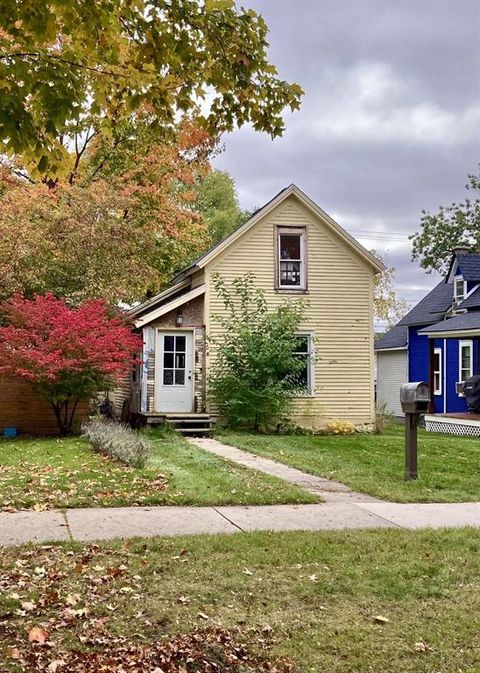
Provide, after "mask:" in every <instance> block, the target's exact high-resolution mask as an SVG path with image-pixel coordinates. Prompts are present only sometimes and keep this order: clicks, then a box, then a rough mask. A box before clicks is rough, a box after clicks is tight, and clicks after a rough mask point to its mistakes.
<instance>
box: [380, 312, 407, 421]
mask: <svg viewBox="0 0 480 673" xmlns="http://www.w3.org/2000/svg"><path fill="white" fill-rule="evenodd" d="M375 355H376V361H377V388H376V390H377V409H378V408H380V407H382V406H383V405H384V404H385V406H386V411H388V412H390V413H392V414H394V415H395V416H403V411H402V407H401V406H400V386H401V385H402V384H403V383H407V381H408V327H405V326H403V325H397V326H396V327H394V328H393V329H391V330H390V331H389V332H387V333H386V334H385V335H384V336H383V337H382V338H381V339H379V340H378V341H377V342H376V343H375Z"/></svg>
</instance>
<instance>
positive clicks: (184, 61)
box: [0, 0, 303, 176]
mask: <svg viewBox="0 0 480 673" xmlns="http://www.w3.org/2000/svg"><path fill="white" fill-rule="evenodd" d="M267 34H268V29H267V26H266V24H265V21H264V20H263V18H262V17H261V16H260V15H259V14H257V13H256V12H255V11H254V10H252V9H243V8H237V7H236V5H235V2H234V0H205V2H198V0H175V1H172V0H135V1H132V0H109V1H108V2H107V1H106V0H86V1H84V2H77V1H76V0H48V1H47V0H35V2H34V3H32V2H17V1H16V0H3V1H2V3H0V141H1V142H2V146H3V148H4V150H5V151H6V152H7V153H9V154H10V155H21V156H22V158H23V163H24V165H28V167H29V168H30V169H31V170H33V169H35V170H36V171H37V172H38V173H40V174H44V175H49V176H56V175H61V174H62V173H64V172H65V169H66V167H68V166H69V164H70V157H69V151H68V149H69V142H70V141H69V139H70V138H71V137H72V135H73V134H75V133H80V134H82V133H86V132H87V129H88V128H89V127H91V128H93V129H94V131H99V130H100V129H103V131H105V132H106V133H107V134H108V133H110V132H111V131H112V129H114V128H115V126H116V125H117V124H118V123H119V122H120V121H122V120H123V119H126V118H128V117H129V116H130V115H132V114H135V113H136V112H137V111H138V110H140V109H141V108H142V106H148V107H149V109H150V110H151V111H152V117H151V126H152V128H154V129H156V130H161V131H162V133H164V134H167V133H168V132H169V131H170V130H171V129H172V128H174V127H175V125H176V122H177V120H178V117H179V115H183V114H184V113H186V112H187V113H188V112H190V113H193V114H195V116H196V117H197V118H198V120H199V122H200V123H201V124H202V126H203V127H204V128H205V129H207V130H208V131H210V132H211V133H213V134H214V135H218V134H219V133H222V132H224V131H229V130H232V129H233V128H234V126H235V125H239V126H241V125H242V124H245V123H251V124H252V126H253V127H254V128H255V129H257V130H259V131H265V132H267V133H269V134H271V135H272V136H277V135H280V134H281V133H282V131H283V128H284V124H283V120H282V117H281V114H282V111H283V110H284V108H285V107H286V106H290V108H291V109H296V108H298V107H299V101H300V97H301V95H302V93H303V92H302V89H301V87H300V86H299V85H298V84H290V83H288V82H286V81H284V80H282V79H280V78H278V77H277V71H276V68H275V66H274V65H272V64H271V63H270V62H269V60H268V57H267V48H268V41H267Z"/></svg>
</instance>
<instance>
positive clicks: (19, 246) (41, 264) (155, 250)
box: [0, 124, 212, 303]
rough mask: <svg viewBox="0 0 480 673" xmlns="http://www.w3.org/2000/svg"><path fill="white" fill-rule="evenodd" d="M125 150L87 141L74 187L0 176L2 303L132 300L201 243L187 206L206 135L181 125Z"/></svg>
mask: <svg viewBox="0 0 480 673" xmlns="http://www.w3.org/2000/svg"><path fill="white" fill-rule="evenodd" d="M124 144H125V147H121V146H120V143H119V148H118V149H117V147H113V146H112V145H111V144H109V142H108V141H106V140H105V139H101V138H99V139H98V140H97V141H96V142H93V143H92V146H91V147H89V154H88V155H87V158H86V159H85V163H84V165H82V166H81V168H80V170H79V171H78V174H76V175H75V176H74V177H75V179H74V180H72V181H71V182H72V184H70V182H69V181H65V182H58V183H56V184H55V186H53V188H52V185H49V186H47V185H46V184H43V183H36V184H31V183H29V182H28V181H26V180H23V179H18V178H16V177H12V174H11V172H10V170H9V169H7V168H3V170H1V171H0V202H1V208H0V299H3V298H5V297H8V296H11V295H12V294H13V293H15V292H19V293H22V294H26V295H27V296H31V295H33V294H44V293H46V292H49V291H50V292H54V293H55V294H56V295H57V296H64V297H67V298H68V299H69V300H71V301H73V302H75V303H79V302H81V301H84V300H87V299H90V298H94V297H95V298H102V299H105V300H106V301H107V302H109V303H117V302H119V301H125V302H132V301H135V300H137V299H140V298H142V297H143V296H144V295H145V293H146V292H147V291H149V290H150V291H153V292H155V291H158V290H159V289H160V288H161V287H162V286H164V285H165V284H166V283H167V282H168V280H169V278H170V276H171V274H172V273H173V271H174V270H176V269H177V268H179V267H181V266H183V265H184V264H186V263H187V262H188V261H190V260H191V259H192V257H194V256H196V255H198V254H199V253H200V252H201V251H203V250H204V249H205V247H206V246H208V236H207V233H206V226H205V224H204V222H203V220H202V218H201V216H200V215H199V214H198V213H197V212H195V209H194V199H195V186H196V184H197V181H198V180H200V179H201V178H202V177H204V176H205V175H206V174H207V173H208V172H209V170H210V164H209V161H208V157H209V154H210V152H211V150H212V141H211V139H210V137H209V136H208V135H207V134H206V133H205V132H204V131H201V130H199V129H198V128H195V127H194V126H193V125H192V124H184V125H182V127H181V128H180V130H179V132H178V134H177V136H176V138H175V141H169V142H167V141H165V142H163V143H159V142H156V143H155V142H145V143H144V144H142V143H140V144H139V143H138V142H136V143H133V144H132V145H131V146H129V145H128V143H124ZM115 161H116V162H117V163H115Z"/></svg>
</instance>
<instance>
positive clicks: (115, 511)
mask: <svg viewBox="0 0 480 673" xmlns="http://www.w3.org/2000/svg"><path fill="white" fill-rule="evenodd" d="M190 441H191V443H192V444H194V445H195V446H198V447H199V448H201V449H204V450H205V451H209V452H210V453H214V454H215V455H217V456H221V457H222V458H225V459H226V460H230V461H232V462H234V463H237V464H239V465H244V466H245V467H248V468H250V469H253V470H258V471H259V472H264V473H266V474H271V475H274V476H275V477H278V478H280V479H283V480H284V481H288V482H289V483H291V484H296V485H297V486H301V487H302V488H304V489H305V490H307V491H309V492H310V493H314V494H315V495H318V496H320V497H321V498H322V499H323V500H325V502H324V503H322V504H318V505H260V506H229V507H221V506H218V507H166V506H159V507H104V508H96V507H92V508H88V509H70V510H67V511H66V512H60V511H56V510H52V511H46V512H14V513H7V512H0V546H6V545H16V544H24V543H26V542H38V543H41V542H50V541H66V540H78V541H81V542H86V541H92V540H113V539H116V538H131V537H154V536H157V535H159V536H174V535H199V534H202V533H238V532H241V531H254V530H257V531H288V530H307V531H308V530H310V531H318V530H345V529H354V528H407V529H416V528H449V527H458V526H475V527H477V528H480V502H467V503H446V504H445V503H429V504H399V503H394V502H384V501H381V500H378V499H377V498H373V497H371V496H369V495H365V494H363V493H355V492H354V491H351V490H350V489H349V488H348V486H345V484H341V483H340V482H337V481H330V480H329V479H322V478H321V477H315V476H314V475H311V474H307V473H305V472H301V471H300V470H297V469H295V468H293V467H289V466H288V465H284V464H282V463H277V462H276V461H274V460H269V459H268V458H261V457H259V456H256V455H254V454H252V453H248V452H247V451H241V450H240V449H236V448H234V447H232V446H227V445H226V444H222V443H221V442H218V441H216V440H215V439H197V438H195V439H191V440H190Z"/></svg>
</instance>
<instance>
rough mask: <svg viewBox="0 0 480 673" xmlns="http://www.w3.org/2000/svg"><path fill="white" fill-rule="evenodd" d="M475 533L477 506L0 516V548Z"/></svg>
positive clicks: (345, 505)
mask: <svg viewBox="0 0 480 673" xmlns="http://www.w3.org/2000/svg"><path fill="white" fill-rule="evenodd" d="M458 526H475V527H478V528H480V503H452V504H441V503H435V504H398V503H390V502H372V503H367V502H358V503H354V502H337V503H324V504H318V505H265V506H254V507H240V506H233V507H111V508H91V509H71V510H67V511H66V513H63V512H59V511H55V510H54V511H47V512H14V513H7V512H2V513H0V546H7V545H16V544H24V543H26V542H34V543H42V542H50V541H67V540H78V541H92V540H113V539H116V538H131V537H137V536H138V537H154V536H157V535H159V536H175V535H198V534H202V533H238V532H240V531H255V530H257V531H259V530H262V531H289V530H290V531H291V530H310V531H319V530H345V529H355V528H405V529H417V528H430V527H431V528H448V527H458Z"/></svg>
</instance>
